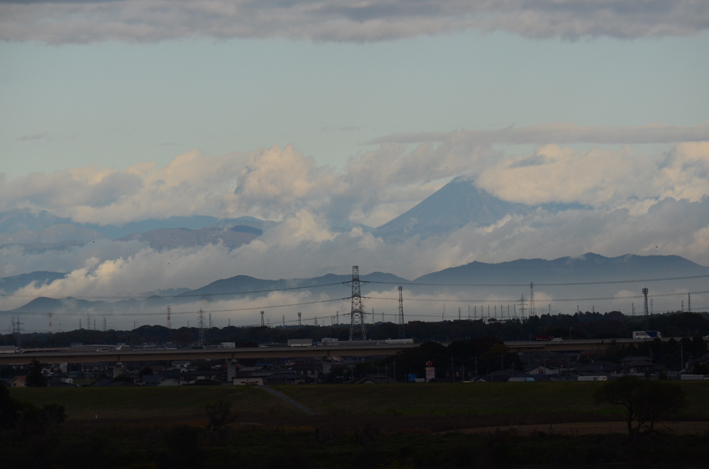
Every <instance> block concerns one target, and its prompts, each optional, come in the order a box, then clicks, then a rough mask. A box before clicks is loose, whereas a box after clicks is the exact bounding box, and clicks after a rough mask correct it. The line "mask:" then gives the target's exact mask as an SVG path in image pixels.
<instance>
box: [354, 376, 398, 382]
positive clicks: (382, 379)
mask: <svg viewBox="0 0 709 469" xmlns="http://www.w3.org/2000/svg"><path fill="white" fill-rule="evenodd" d="M352 384H399V382H398V381H397V380H395V379H393V378H390V377H389V376H386V375H366V376H364V377H362V378H358V379H356V380H354V381H352Z"/></svg>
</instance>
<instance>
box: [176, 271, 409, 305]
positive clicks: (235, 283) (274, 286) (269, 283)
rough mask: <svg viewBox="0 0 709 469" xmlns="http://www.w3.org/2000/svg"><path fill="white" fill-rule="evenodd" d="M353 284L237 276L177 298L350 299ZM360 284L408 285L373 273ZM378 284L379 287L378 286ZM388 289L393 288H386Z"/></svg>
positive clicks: (339, 279) (343, 278)
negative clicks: (278, 293) (301, 295)
mask: <svg viewBox="0 0 709 469" xmlns="http://www.w3.org/2000/svg"><path fill="white" fill-rule="evenodd" d="M350 280H352V276H351V275H336V274H327V275H323V276H321V277H314V278H298V279H288V280H285V279H280V280H263V279H258V278H254V277H249V276H248V275H237V276H236V277H231V278H227V279H222V280H217V281H216V282H212V283H210V284H209V285H205V286H204V287H202V288H198V289H196V290H191V291H189V292H185V293H183V294H181V295H178V298H195V297H199V298H203V299H210V298H211V297H214V299H215V300H218V299H221V298H223V297H228V296H231V295H239V294H241V293H246V292H260V293H258V294H255V295H250V296H265V295H268V292H269V291H270V290H281V289H293V290H294V291H311V288H312V293H316V294H317V293H327V294H329V295H335V296H339V295H345V296H347V295H348V292H349V291H350V290H349V289H350V288H351V287H350V286H349V285H345V282H348V281H350ZM360 280H362V281H363V282H372V284H368V283H363V284H362V287H361V288H362V293H363V294H365V293H368V292H371V291H375V290H382V289H383V287H381V286H375V285H377V284H378V283H379V282H387V284H389V283H391V284H396V285H404V284H406V283H409V281H408V280H406V279H404V278H401V277H397V276H396V275H393V274H387V273H383V272H372V273H371V274H367V275H362V276H361V277H360ZM375 282H376V283H375ZM384 288H386V289H388V288H391V287H388V286H387V287H384Z"/></svg>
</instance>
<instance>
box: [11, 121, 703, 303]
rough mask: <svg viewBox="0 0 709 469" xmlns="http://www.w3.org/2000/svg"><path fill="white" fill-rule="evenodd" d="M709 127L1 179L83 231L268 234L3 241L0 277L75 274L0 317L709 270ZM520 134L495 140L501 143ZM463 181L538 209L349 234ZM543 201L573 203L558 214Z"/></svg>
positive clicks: (20, 196) (446, 137) (532, 132)
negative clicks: (243, 221)
mask: <svg viewBox="0 0 709 469" xmlns="http://www.w3.org/2000/svg"><path fill="white" fill-rule="evenodd" d="M705 127H706V125H699V126H695V127H689V128H680V127H667V126H659V125H656V126H652V129H654V130H652V131H647V132H646V131H645V130H644V129H645V128H644V127H643V128H630V129H628V128H598V127H580V126H573V125H566V124H550V125H548V126H535V127H532V128H522V129H519V134H520V135H524V137H523V138H522V137H514V138H519V140H515V141H517V142H521V141H527V142H536V143H538V145H537V146H536V148H535V149H534V150H533V151H532V152H530V153H526V152H520V151H519V150H508V151H509V152H510V153H505V152H503V151H502V150H499V149H496V148H495V145H496V144H497V143H499V141H498V139H496V138H495V139H491V137H490V135H489V134H484V133H483V134H481V133H476V132H471V133H467V132H465V131H459V132H451V133H449V134H436V137H435V138H431V139H430V140H425V139H421V140H422V141H419V142H418V143H417V144H412V143H397V142H399V141H400V140H397V139H398V138H399V137H396V136H393V137H385V138H383V139H382V142H384V143H382V144H380V146H379V147H378V148H376V149H374V150H372V151H369V152H365V153H363V154H361V155H358V156H353V157H351V158H350V160H349V162H348V164H347V166H346V168H345V169H344V170H342V171H340V170H336V169H333V168H330V167H328V166H322V165H319V164H318V163H317V161H315V160H313V159H312V158H309V157H307V156H305V155H303V154H302V153H300V152H299V151H297V149H296V148H295V147H294V146H287V147H285V148H280V147H277V146H274V147H271V148H266V149H258V150H256V151H253V152H250V153H233V154H226V155H221V156H213V157H210V156H204V155H202V154H201V153H200V152H199V151H196V150H195V151H191V152H188V153H186V154H184V155H180V156H177V157H176V158H175V159H174V160H173V161H172V162H170V163H169V164H167V165H165V166H162V167H161V166H157V165H155V164H154V163H149V162H145V163H141V164H138V165H134V166H131V167H129V168H126V169H125V170H117V169H112V168H100V167H82V168H73V169H68V170H66V171H58V172H55V173H52V174H43V173H32V174H30V175H27V176H22V177H18V178H14V179H9V178H8V177H6V176H2V177H0V204H1V205H0V210H8V209H13V208H31V209H34V210H40V209H44V210H48V211H50V212H52V213H55V214H57V215H60V216H66V217H71V218H73V219H74V220H75V221H81V222H89V223H122V222H127V221H136V220H141V219H145V218H152V217H156V218H164V217H168V216H186V215H195V214H199V215H214V216H218V217H236V216H241V215H253V216H258V217H264V218H266V217H267V218H270V219H272V220H274V221H277V224H276V225H275V226H274V227H273V228H271V229H268V230H267V231H266V232H265V233H264V234H263V236H261V237H259V238H257V239H256V240H254V241H253V242H251V243H250V244H247V245H242V246H240V247H238V248H236V249H229V248H228V247H226V246H222V245H208V246H202V247H193V248H178V249H164V250H155V249H152V248H150V247H149V246H147V245H146V244H143V243H140V242H138V241H130V242H122V241H112V240H98V241H97V242H95V243H90V244H88V245H85V246H74V247H72V248H69V249H64V250H48V251H45V252H41V253H40V252H36V251H29V250H28V251H25V250H23V249H22V248H21V247H19V246H10V247H4V248H2V249H0V276H9V275H17V274H20V273H27V272H32V271H37V270H50V271H62V272H70V275H69V276H68V277H67V278H65V279H63V280H59V281H55V282H53V283H52V284H50V285H44V286H41V285H34V286H31V287H28V288H27V289H25V290H24V291H22V292H21V295H20V296H13V297H2V298H0V310H7V309H10V308H12V307H17V306H20V305H21V304H24V303H26V302H27V301H28V298H33V297H37V296H49V297H67V296H74V297H80V298H81V297H110V296H112V295H130V294H140V293H143V292H146V291H153V290H159V289H169V288H178V287H187V288H198V287H200V286H203V285H206V284H208V283H210V282H212V281H214V280H217V279H221V278H227V277H232V276H235V275H251V276H255V277H261V278H295V277H313V276H317V275H322V274H325V273H328V272H336V273H347V272H348V271H349V269H350V268H351V266H352V265H359V266H361V267H362V270H363V272H371V271H376V270H380V271H386V272H391V273H394V274H397V275H400V276H402V277H404V278H409V279H413V278H416V277H417V276H420V275H422V274H425V273H429V272H432V271H436V270H441V269H445V268H447V267H451V266H456V265H462V264H465V263H468V262H472V261H476V260H477V261H482V262H502V261H509V260H514V259H518V258H530V257H540V258H546V259H552V258H557V257H561V256H579V255H581V254H583V253H586V252H595V253H599V254H602V255H605V256H620V255H624V254H628V253H632V254H640V255H648V254H675V255H681V256H684V257H687V258H688V259H690V260H693V261H695V262H698V263H700V264H704V265H709V138H706V137H705V134H704V133H703V132H705V130H704V129H705ZM549 129H552V131H549ZM563 129H568V132H569V134H570V135H568V134H566V133H564V132H563ZM514 132H515V130H514V129H512V130H508V129H499V130H496V131H490V133H491V134H493V135H498V136H501V137H500V138H499V140H504V139H505V138H508V137H506V136H509V135H510V133H512V134H513V135H514ZM459 135H464V138H457V136H459ZM638 135H641V137H642V138H640V137H638ZM589 136H591V137H589ZM702 138H704V140H701V139H702ZM525 139H526V140H525ZM593 139H595V140H593ZM633 139H636V140H633ZM675 139H678V140H675ZM579 140H581V141H584V142H587V141H589V140H593V141H600V142H602V143H616V144H621V145H620V146H618V147H616V148H605V147H604V148H598V147H592V148H590V149H588V150H584V151H579V150H575V149H573V148H571V147H569V146H568V144H570V143H575V142H577V141H579ZM638 140H641V141H642V142H643V143H658V144H662V145H663V151H661V152H657V153H653V154H645V153H643V152H642V151H639V150H638V149H637V148H633V147H632V146H630V145H627V144H628V142H630V141H638ZM504 141H508V140H504ZM460 175H466V176H467V178H468V179H469V180H470V181H471V183H474V184H475V185H476V186H477V187H479V188H481V189H484V190H486V191H488V192H489V193H491V194H493V195H495V196H497V197H499V198H501V199H503V200H506V201H509V202H519V203H524V204H528V205H530V206H532V207H536V208H534V209H533V210H531V211H530V212H528V213H526V214H524V215H508V216H506V217H505V218H503V219H502V220H499V221H498V222H496V223H494V224H492V225H489V226H476V225H474V224H468V225H466V226H463V227H462V228H460V229H459V230H457V231H454V232H450V233H441V234H440V235H438V236H435V237H430V238H427V239H420V238H418V237H416V236H414V237H412V238H409V239H406V240H404V241H403V242H401V243H400V244H390V243H387V242H386V241H385V240H383V239H381V238H379V237H377V236H376V235H375V234H373V233H372V232H368V231H367V230H366V229H364V228H362V227H358V226H357V223H364V224H368V225H370V226H378V225H380V224H383V223H385V222H387V221H389V220H390V219H391V218H394V217H395V216H397V215H399V214H401V213H402V212H403V211H405V210H407V209H409V208H411V207H412V206H413V205H415V204H416V203H418V202H420V201H421V200H422V199H423V198H425V197H427V196H428V195H430V194H431V193H433V192H434V191H436V190H437V189H439V188H440V187H441V186H442V185H444V184H445V183H446V182H447V181H449V180H450V179H451V178H453V177H457V176H460ZM542 204H552V205H553V204H576V206H570V207H569V208H568V209H566V210H562V211H558V210H554V209H553V208H549V207H548V206H542ZM545 207H546V208H545ZM254 301H256V300H254ZM274 301H275V300H274ZM697 301H699V299H697ZM254 304H255V303H254ZM274 304H275V303H274ZM597 306H598V307H599V308H600V307H601V306H600V305H597ZM328 307H329V306H328Z"/></svg>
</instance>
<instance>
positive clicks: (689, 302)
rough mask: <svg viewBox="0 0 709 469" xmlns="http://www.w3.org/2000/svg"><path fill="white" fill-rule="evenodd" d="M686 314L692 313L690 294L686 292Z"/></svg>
mask: <svg viewBox="0 0 709 469" xmlns="http://www.w3.org/2000/svg"><path fill="white" fill-rule="evenodd" d="M687 312H688V313H691V312H692V294H691V293H689V292H687Z"/></svg>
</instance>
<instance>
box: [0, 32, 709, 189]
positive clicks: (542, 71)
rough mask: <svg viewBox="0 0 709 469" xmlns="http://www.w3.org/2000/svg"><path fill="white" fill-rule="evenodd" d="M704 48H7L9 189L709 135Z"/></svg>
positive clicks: (685, 44) (520, 41)
mask: <svg viewBox="0 0 709 469" xmlns="http://www.w3.org/2000/svg"><path fill="white" fill-rule="evenodd" d="M708 51H709V34H708V33H706V32H702V33H701V34H698V35H695V36H691V37H681V38H678V37H661V38H656V37H653V38H641V39H634V40H627V39H613V38H607V37H600V38H581V39H578V40H574V41H571V40H566V39H562V38H557V37H553V38H545V39H536V38H523V37H520V36H518V35H514V34H512V33H506V32H497V33H485V34H484V33H480V32H477V31H464V32H451V33H444V34H440V35H436V36H417V37H412V38H400V39H396V40H391V41H384V42H369V43H352V42H344V43H342V42H337V43H333V42H313V41H312V40H309V39H303V40H293V39H283V38H270V39H242V38H235V39H227V40H220V41H217V40H214V39H209V38H201V39H187V38H183V39H169V40H163V41H161V42H158V43H126V42H116V41H110V42H100V43H91V44H61V45H56V44H52V45H48V44H41V43H37V42H7V41H6V42H4V43H2V44H0V60H1V62H2V64H3V65H2V72H0V103H2V109H3V112H2V113H0V119H1V120H0V128H1V129H2V130H1V131H0V158H1V159H2V167H1V168H0V169H2V171H3V172H5V173H6V174H7V175H8V176H10V177H13V176H19V175H22V174H26V173H28V172H30V171H38V170H39V171H44V172H52V171H56V170H62V169H67V168H70V167H74V166H84V165H89V164H97V165H100V166H104V167H113V168H116V169H122V168H125V167H127V166H129V165H131V164H134V163H137V162H140V161H155V162H157V163H159V164H165V163H167V162H168V161H170V160H171V159H172V158H174V157H175V156H176V155H179V154H181V153H184V152H186V151H188V150H190V149H198V150H200V151H202V152H204V153H205V154H211V155H217V154H222V153H228V152H233V151H243V152H248V151H253V150H254V149H256V148H258V147H270V146H271V145H275V144H277V145H281V146H285V145H287V144H294V145H295V147H296V148H297V149H298V150H299V151H301V152H303V153H305V154H306V155H310V156H313V157H315V158H316V159H317V161H318V162H319V163H320V164H327V165H333V166H335V167H338V168H343V167H344V163H345V161H346V159H347V158H348V157H350V156H353V155H356V154H359V153H361V152H363V151H367V150H371V149H373V148H375V146H373V145H367V143H368V142H370V141H371V140H372V139H374V138H377V137H382V136H385V135H388V134H393V133H409V132H421V131H451V130H456V129H493V128H503V127H508V126H515V127H520V126H529V125H535V124H545V123H554V122H571V123H575V124H579V125H611V126H641V125H646V124H651V123H657V122H662V123H665V124H671V125H680V126H693V125H697V124H700V123H702V122H705V121H707V120H709V112H707V109H709V93H707V89H706V88H707V86H706V83H709V61H707V60H706V55H707V52H708Z"/></svg>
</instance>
